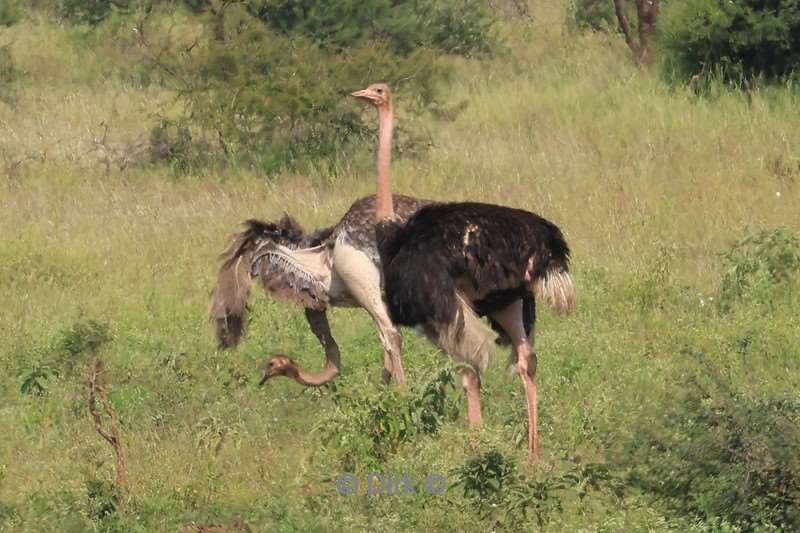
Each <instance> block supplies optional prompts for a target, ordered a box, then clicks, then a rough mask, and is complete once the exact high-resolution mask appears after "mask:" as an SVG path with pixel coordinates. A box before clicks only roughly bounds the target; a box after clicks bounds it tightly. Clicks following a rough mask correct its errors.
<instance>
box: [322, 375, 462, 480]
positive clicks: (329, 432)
mask: <svg viewBox="0 0 800 533" xmlns="http://www.w3.org/2000/svg"><path fill="white" fill-rule="evenodd" d="M452 388H453V372H452V370H451V369H444V370H442V371H440V372H438V373H437V374H436V375H435V376H434V377H433V378H432V379H431V380H430V381H429V382H428V383H426V384H425V385H424V386H423V387H421V388H420V387H413V388H412V389H411V390H410V391H408V392H407V393H405V394H401V393H398V392H397V391H394V390H382V391H380V392H379V393H378V394H374V393H373V394H369V393H361V394H359V393H355V391H352V390H349V391H347V392H346V393H345V392H344V391H343V390H342V389H341V388H337V389H336V393H335V396H334V399H335V401H336V403H337V404H338V407H339V409H338V410H337V412H336V415H335V416H334V417H333V419H331V420H329V421H328V422H327V423H326V425H325V428H324V429H325V434H324V435H323V439H322V440H323V442H324V443H325V444H331V443H333V444H336V445H337V447H338V448H339V453H340V455H341V460H342V466H343V467H344V469H345V470H347V471H350V472H354V471H357V470H358V469H359V468H358V467H359V466H361V467H365V468H374V467H377V466H379V465H380V464H381V463H382V462H383V461H385V460H386V459H387V458H388V457H389V456H390V455H391V454H393V453H395V452H396V451H397V449H398V448H399V447H400V446H401V445H402V444H404V443H407V442H411V441H413V440H415V439H416V438H417V437H418V436H419V435H435V434H436V433H438V431H439V428H440V427H441V423H442V421H443V420H445V419H451V420H452V419H455V418H456V417H457V416H458V411H457V410H456V408H455V405H454V404H453V403H451V402H448V401H447V391H448V390H449V389H452Z"/></svg>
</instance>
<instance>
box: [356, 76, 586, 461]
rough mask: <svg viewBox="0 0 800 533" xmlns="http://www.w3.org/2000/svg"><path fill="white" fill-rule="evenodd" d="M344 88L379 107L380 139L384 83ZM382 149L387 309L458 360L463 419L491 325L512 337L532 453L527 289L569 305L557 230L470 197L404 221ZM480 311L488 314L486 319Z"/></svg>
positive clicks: (386, 132)
mask: <svg viewBox="0 0 800 533" xmlns="http://www.w3.org/2000/svg"><path fill="white" fill-rule="evenodd" d="M352 96H355V97H357V98H361V99H364V100H367V101H368V102H370V103H371V104H372V105H374V106H375V107H376V108H377V110H378V118H379V122H380V124H381V126H380V128H379V131H380V141H379V144H380V145H381V146H384V145H386V144H388V143H389V142H390V140H391V134H392V133H391V126H392V101H391V94H390V91H389V87H388V86H387V85H386V84H382V83H379V84H374V85H371V86H369V87H368V88H366V89H364V90H362V91H357V92H355V93H352ZM387 139H388V140H387ZM379 153H380V152H379ZM388 156H389V154H388V153H387V152H385V151H384V153H383V159H382V158H381V156H380V155H379V157H378V162H379V172H378V183H377V199H376V204H377V209H376V216H377V218H378V220H377V224H376V233H377V237H376V238H377V241H378V249H379V252H380V257H381V264H382V268H383V282H384V291H385V295H386V303H387V306H388V309H389V315H390V317H391V319H392V321H393V322H394V323H395V324H399V325H403V326H409V327H417V328H420V329H422V331H424V333H425V334H426V335H427V336H428V338H429V339H430V340H432V341H433V342H434V343H435V344H437V345H438V346H439V347H441V348H442V349H443V351H445V352H446V353H447V354H448V355H449V356H450V357H452V358H453V359H455V360H456V361H459V362H461V363H464V364H463V365H461V368H460V370H459V373H460V375H461V382H462V386H463V387H464V390H465V392H466V398H467V418H468V421H469V423H470V424H471V425H473V424H478V423H480V421H481V408H480V372H481V371H483V370H485V368H486V365H487V364H488V357H489V355H490V347H491V345H492V344H493V343H492V341H493V340H495V339H494V337H495V334H494V332H493V331H492V330H493V329H494V330H495V331H497V332H498V333H499V334H500V338H499V339H498V340H499V341H500V342H510V343H511V346H512V362H515V363H516V365H517V371H518V373H519V375H520V377H521V379H522V384H523V387H524V390H525V398H526V402H527V409H528V456H529V459H530V460H531V461H532V462H535V461H537V460H538V457H539V438H538V429H537V400H536V392H537V391H536V363H537V360H536V354H535V352H534V351H533V326H534V322H535V319H536V313H535V300H534V295H535V296H538V297H540V298H542V299H544V301H545V302H547V303H548V304H549V305H550V306H551V307H552V308H553V309H554V310H555V311H557V312H561V313H566V312H570V311H572V310H573V309H574V307H575V288H574V285H573V281H572V277H571V276H570V274H569V247H568V246H567V243H566V241H565V240H564V236H563V235H562V233H561V230H559V228H558V227H557V226H556V225H555V224H553V223H551V222H549V221H547V220H545V219H543V218H542V217H540V216H538V215H535V214H534V213H530V212H528V211H524V210H521V209H512V208H510V207H504V206H499V205H492V204H483V203H476V202H464V203H431V204H428V205H425V206H421V207H420V208H419V209H418V210H417V211H416V212H415V213H414V214H413V215H411V217H410V218H409V219H408V220H407V221H405V222H404V221H402V220H398V219H397V218H393V206H392V195H391V184H390V180H389V171H388ZM381 164H383V165H384V167H385V168H383V171H382V172H381ZM482 316H488V317H489V320H490V324H491V326H492V328H490V327H489V326H487V325H486V324H485V323H484V322H483V321H482V320H481V318H480V317H482Z"/></svg>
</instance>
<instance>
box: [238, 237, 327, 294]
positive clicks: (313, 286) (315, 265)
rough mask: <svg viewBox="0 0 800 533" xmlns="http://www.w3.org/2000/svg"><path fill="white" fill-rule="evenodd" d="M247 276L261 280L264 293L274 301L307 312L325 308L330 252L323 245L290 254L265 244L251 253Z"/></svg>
mask: <svg viewBox="0 0 800 533" xmlns="http://www.w3.org/2000/svg"><path fill="white" fill-rule="evenodd" d="M250 273H251V275H252V276H253V277H258V278H260V279H261V283H262V285H263V286H264V289H265V290H266V291H268V292H269V293H270V294H272V295H273V296H275V297H276V298H282V299H284V300H290V301H292V302H295V303H297V304H299V305H301V306H303V307H306V308H309V309H315V310H323V309H326V308H327V307H328V304H329V301H330V298H329V292H328V291H329V290H330V286H331V276H332V269H331V258H330V249H329V248H328V246H327V245H325V244H323V245H320V246H315V247H313V248H304V249H299V250H293V249H290V248H287V247H285V246H281V245H280V244H277V243H274V242H269V241H267V242H264V243H262V244H261V245H260V246H259V247H258V248H257V249H256V251H255V252H254V253H253V260H252V263H251V267H250Z"/></svg>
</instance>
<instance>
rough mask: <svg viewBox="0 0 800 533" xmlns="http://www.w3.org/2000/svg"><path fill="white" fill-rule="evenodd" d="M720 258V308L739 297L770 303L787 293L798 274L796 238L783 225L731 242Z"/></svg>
mask: <svg viewBox="0 0 800 533" xmlns="http://www.w3.org/2000/svg"><path fill="white" fill-rule="evenodd" d="M722 259H723V262H724V264H725V269H726V270H725V274H724V276H723V278H722V287H721V295H720V300H719V303H720V307H721V309H723V310H729V309H730V308H731V307H732V306H733V305H735V304H736V303H737V302H740V301H744V302H756V303H766V304H771V303H774V302H775V301H777V300H780V299H785V298H787V297H788V296H790V295H791V292H792V290H793V285H792V283H793V281H795V280H796V279H797V278H798V274H800V239H798V237H797V235H795V234H794V233H792V232H791V231H788V230H786V229H775V230H763V231H759V232H756V233H754V234H752V235H749V236H747V237H745V238H744V239H742V240H740V241H738V242H736V243H734V244H733V245H732V246H731V248H730V249H729V250H728V251H727V252H725V253H724V254H723V255H722Z"/></svg>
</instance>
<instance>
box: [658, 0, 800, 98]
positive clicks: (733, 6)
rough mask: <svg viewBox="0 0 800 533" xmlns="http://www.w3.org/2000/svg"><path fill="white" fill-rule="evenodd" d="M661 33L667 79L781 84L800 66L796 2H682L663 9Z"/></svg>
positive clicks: (798, 7) (799, 11) (798, 4)
mask: <svg viewBox="0 0 800 533" xmlns="http://www.w3.org/2000/svg"><path fill="white" fill-rule="evenodd" d="M661 32H662V36H663V38H662V39H661V40H662V43H663V45H664V48H665V52H666V54H665V55H666V57H667V62H666V67H667V71H668V74H669V75H670V76H672V77H676V78H678V79H680V80H681V81H683V82H685V81H686V80H687V79H688V78H689V77H690V76H692V75H694V74H697V73H701V72H703V73H705V74H714V73H717V72H718V73H719V74H721V76H722V78H723V79H725V80H727V81H732V82H736V83H741V82H747V81H749V80H751V79H753V78H755V77H760V76H763V77H765V78H766V79H772V80H781V79H784V78H786V77H787V76H791V75H793V73H794V71H795V70H797V68H798V66H800V2H796V1H794V0H687V1H686V2H671V3H669V4H668V6H667V7H666V8H665V9H664V15H663V17H662V23H661Z"/></svg>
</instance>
